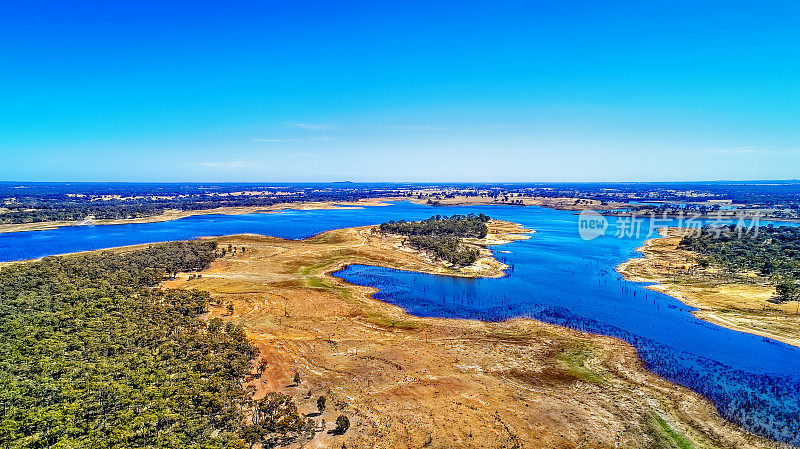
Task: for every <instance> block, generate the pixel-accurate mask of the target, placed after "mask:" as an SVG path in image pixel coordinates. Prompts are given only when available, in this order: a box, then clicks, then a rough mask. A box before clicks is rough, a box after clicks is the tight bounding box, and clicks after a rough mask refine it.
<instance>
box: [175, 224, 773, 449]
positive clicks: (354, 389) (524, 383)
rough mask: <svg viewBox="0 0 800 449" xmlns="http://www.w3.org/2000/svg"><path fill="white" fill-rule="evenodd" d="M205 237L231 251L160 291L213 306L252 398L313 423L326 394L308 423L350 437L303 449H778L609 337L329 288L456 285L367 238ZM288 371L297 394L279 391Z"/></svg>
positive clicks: (383, 241)
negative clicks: (379, 273)
mask: <svg viewBox="0 0 800 449" xmlns="http://www.w3.org/2000/svg"><path fill="white" fill-rule="evenodd" d="M501 224H502V223H498V222H492V227H493V228H494V229H498V227H499V226H500V225H501ZM502 225H503V226H505V231H504V232H513V231H514V229H518V228H515V227H514V226H513V225H509V224H502ZM494 237H496V239H495V240H494V241H495V242H500V241H502V237H503V236H498V235H495V236H494ZM217 241H218V242H219V244H220V245H221V246H223V247H227V245H229V244H230V245H232V246H233V247H235V248H236V249H237V252H236V253H235V254H233V255H231V254H229V255H227V256H225V257H224V258H221V259H218V260H217V261H215V262H214V263H213V264H212V266H211V267H210V268H209V269H207V270H205V271H203V272H202V278H200V279H192V280H189V279H188V276H187V275H186V274H183V275H181V276H179V277H178V279H176V280H174V281H170V282H167V283H165V284H164V286H165V287H177V288H190V289H200V290H207V291H210V292H211V293H212V298H213V299H214V300H215V301H216V302H217V303H218V305H217V306H214V307H212V309H211V312H210V315H209V316H210V317H211V316H213V317H222V319H224V320H230V321H233V322H236V323H240V324H242V325H244V326H245V328H246V332H247V334H248V336H249V337H250V338H251V339H252V340H253V341H254V342H255V344H256V345H257V346H258V347H259V349H260V351H261V357H262V358H263V359H265V360H266V361H267V363H268V367H267V369H266V371H265V372H264V374H263V375H261V376H260V377H257V376H255V375H254V376H253V377H254V378H253V379H251V380H250V381H249V385H251V386H252V387H253V388H255V389H256V397H261V396H263V395H264V394H265V393H266V392H268V391H279V392H282V393H285V394H290V395H292V396H293V397H294V398H295V400H296V401H297V403H298V407H299V409H300V411H301V412H303V413H311V412H313V411H314V410H315V405H314V404H315V399H316V397H318V396H319V395H325V396H327V397H328V409H327V410H326V411H325V413H324V414H323V415H322V416H321V417H315V418H314V419H315V420H317V421H319V420H320V418H322V419H324V420H325V421H326V423H327V426H326V428H327V429H331V428H332V427H333V421H334V420H335V418H336V416H338V415H339V414H345V415H347V416H348V417H349V418H350V422H351V427H350V430H349V431H348V432H347V433H346V434H344V435H341V436H334V435H331V434H329V433H327V432H318V433H317V434H316V436H315V437H314V438H313V439H312V440H311V441H306V442H304V443H303V445H304V446H303V447H342V444H343V443H344V444H345V445H346V447H348V448H373V447H378V448H418V447H431V448H445V447H487V448H511V447H542V448H545V447H546V448H577V447H580V448H601V447H606V448H607V447H618V448H653V447H663V448H668V447H729V448H734V447H736V448H740V447H783V446H782V445H779V444H776V443H772V442H769V441H766V440H764V439H761V438H758V437H755V436H752V435H750V434H748V433H746V432H744V431H742V430H741V429H739V428H737V427H736V426H734V425H731V424H730V423H727V422H726V421H724V420H723V419H722V418H721V417H720V416H719V415H718V414H717V413H716V411H715V409H714V407H713V406H711V405H710V404H709V403H708V402H707V401H706V400H705V399H703V398H701V397H700V396H698V395H696V394H694V393H693V392H691V391H689V390H687V389H685V388H682V387H678V386H676V385H673V384H671V383H669V382H667V381H665V380H663V379H661V378H659V377H658V376H655V375H653V374H651V373H649V372H648V371H646V370H645V369H644V368H643V367H642V365H641V363H640V362H639V360H638V358H637V356H636V351H635V350H634V349H633V348H632V347H631V346H629V345H627V344H625V343H622V342H620V341H618V340H615V339H612V338H607V337H602V336H596V335H591V334H586V333H581V332H577V331H573V330H569V329H565V328H561V327H558V326H553V325H548V324H544V323H541V322H538V321H533V320H526V319H515V320H510V321H506V322H500V323H486V322H480V321H472V320H455V319H436V318H418V317H414V316H411V315H408V314H407V313H405V312H404V311H403V310H402V309H400V308H398V307H394V306H391V305H388V304H386V303H383V302H381V301H378V300H375V299H373V298H372V294H373V293H375V289H372V288H367V287H361V286H354V285H350V284H347V283H345V282H343V281H341V280H340V279H338V278H334V277H332V276H330V275H329V273H331V272H332V271H335V270H338V269H340V268H342V267H344V266H346V265H347V264H351V263H362V264H373V265H381V266H387V267H393V268H399V269H406V270H417V271H423V272H429V273H438V274H443V273H447V274H455V275H465V273H463V272H459V270H457V269H455V268H453V267H445V266H443V265H441V264H439V263H437V262H435V261H432V260H430V259H429V258H427V257H425V256H424V255H421V254H420V253H418V252H416V251H411V250H408V249H406V248H403V247H400V246H399V243H400V240H399V239H398V238H395V237H388V236H382V235H379V234H375V233H373V232H372V230H371V228H369V227H363V228H350V229H341V230H335V231H330V232H325V233H323V234H320V235H318V236H316V237H313V238H310V239H307V240H302V241H287V240H282V239H278V238H272V237H264V236H257V235H240V236H230V237H221V238H218V239H217ZM242 247H244V248H245V249H246V251H245V252H241V248H242ZM497 264H499V262H496V264H492V263H490V262H489V261H485V264H484V266H485V267H486V269H485V270H484V273H483V274H485V275H496V274H497V272H496V270H498V269H499V268H501V267H500V266H499V265H497ZM493 270H495V271H493ZM468 275H472V276H474V275H476V273H469V274H468ZM229 303H232V304H233V305H234V312H233V314H232V315H231V316H228V315H227V312H226V307H225V306H226V305H227V304H229ZM295 371H297V372H299V373H300V376H301V378H302V382H301V383H300V385H299V386H290V384H291V383H292V380H291V379H292V376H293V373H294V372H295ZM297 445H298V446H299V445H300V443H298V444H297Z"/></svg>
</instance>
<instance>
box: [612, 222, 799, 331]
mask: <svg viewBox="0 0 800 449" xmlns="http://www.w3.org/2000/svg"><path fill="white" fill-rule="evenodd" d="M660 232H661V237H659V238H655V239H650V240H647V241H646V242H645V243H644V246H642V247H640V248H637V251H638V252H640V253H642V255H643V257H641V258H635V259H631V260H629V261H627V262H624V263H622V264H621V265H619V266H618V267H617V271H618V272H620V273H621V274H622V275H624V276H625V278H626V279H628V280H631V281H636V282H655V283H656V284H655V285H651V286H648V287H647V288H649V289H651V290H654V291H658V292H661V293H665V294H667V295H670V296H672V297H674V298H677V299H678V300H680V301H681V302H683V303H685V304H687V305H690V306H692V307H696V308H697V309H698V310H697V311H695V312H693V313H694V315H695V316H697V317H698V318H701V319H704V320H706V321H709V322H712V323H714V324H717V325H719V326H724V327H727V328H729V329H733V330H736V331H740V332H747V333H751V334H755V335H761V336H764V337H768V338H772V339H774V340H778V341H782V342H784V343H788V344H790V345H794V346H800V315H798V314H797V303H795V302H787V303H783V304H776V303H774V302H771V301H770V299H771V298H772V297H773V296H774V295H775V289H774V287H772V286H771V285H765V284H760V283H757V282H756V281H755V279H753V280H752V281H747V282H745V280H747V279H746V278H745V279H744V280H743V279H742V278H730V277H728V276H725V275H724V273H719V272H718V271H716V270H715V269H714V268H701V267H700V265H699V264H698V263H697V255H696V254H695V253H693V252H691V251H685V250H681V249H679V248H678V244H679V243H680V241H681V239H682V238H683V235H684V232H686V230H683V229H678V228H668V229H662V230H661V231H660Z"/></svg>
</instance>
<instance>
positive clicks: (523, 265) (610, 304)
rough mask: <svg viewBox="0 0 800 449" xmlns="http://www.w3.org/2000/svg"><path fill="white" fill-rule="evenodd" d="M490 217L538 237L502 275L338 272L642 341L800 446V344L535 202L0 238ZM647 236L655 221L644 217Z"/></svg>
mask: <svg viewBox="0 0 800 449" xmlns="http://www.w3.org/2000/svg"><path fill="white" fill-rule="evenodd" d="M469 212H475V213H478V212H483V213H486V214H488V215H490V216H492V217H494V218H499V219H504V220H511V221H515V222H518V223H522V224H523V225H525V226H526V227H529V228H531V229H535V230H537V231H538V232H537V233H536V234H534V235H533V237H532V238H531V239H530V240H525V241H519V242H514V243H511V244H508V245H502V246H498V247H495V248H494V249H495V256H496V257H497V258H498V259H500V260H501V261H503V262H505V263H506V264H508V265H509V266H510V268H509V270H508V276H506V277H504V278H500V279H460V278H450V277H444V276H433V275H427V274H421V273H413V272H406V271H399V270H392V269H387V268H381V267H372V266H363V265H352V266H349V267H347V268H345V269H344V270H342V271H340V272H338V273H337V274H336V275H337V276H339V277H341V278H343V279H344V280H346V281H348V282H352V283H355V284H360V285H369V286H374V287H377V288H379V289H380V292H379V293H377V294H376V297H377V298H379V299H381V300H383V301H386V302H389V303H392V304H396V305H399V306H401V307H403V308H405V309H406V310H408V311H409V312H410V313H413V314H415V315H419V316H439V317H455V318H477V319H483V320H502V319H506V318H510V317H519V316H527V317H532V318H536V319H540V320H542V321H546V322H549V323H554V324H559V325H564V326H568V327H572V328H576V329H581V330H586V331H590V332H595V333H601V334H605V335H611V336H614V337H618V338H621V339H623V340H625V341H628V342H629V343H631V344H633V345H634V346H636V348H637V349H638V351H639V355H640V356H641V357H642V359H643V360H644V361H645V363H646V364H647V365H648V367H649V368H650V369H651V370H653V371H654V372H656V373H658V374H660V375H662V376H663V377H665V378H667V379H669V380H671V381H674V382H676V383H679V384H682V385H685V386H687V387H689V388H692V389H694V390H695V391H697V392H699V393H700V394H703V395H704V396H706V397H708V398H709V399H710V400H712V401H713V402H714V403H715V404H716V405H717V407H718V408H719V410H720V412H721V413H722V414H723V415H724V416H726V417H727V418H729V419H731V420H732V421H734V422H737V423H739V424H741V425H742V426H744V427H746V428H748V429H750V430H752V431H754V432H757V433H760V434H763V435H765V436H770V437H772V438H775V439H778V440H782V441H787V442H791V443H794V444H799V443H800V436H798V435H800V348H795V347H792V346H789V345H785V344H783V343H779V342H775V341H773V340H769V339H766V338H762V337H757V336H753V335H749V334H743V333H739V332H735V331H731V330H727V329H725V328H721V327H718V326H715V325H713V324H710V323H707V322H704V321H701V320H698V319H696V318H694V317H693V316H692V315H691V313H690V312H691V310H693V309H692V308H690V307H688V306H686V305H684V304H682V303H680V302H679V301H677V300H675V299H673V298H671V297H669V296H666V295H663V294H659V293H656V292H652V291H649V290H646V289H644V285H645V284H641V283H633V282H628V281H625V280H623V279H622V278H621V277H620V276H619V275H618V274H617V273H616V271H615V267H616V266H617V265H618V264H619V263H621V262H623V261H625V260H627V259H629V258H631V257H635V256H636V255H637V254H638V253H636V252H635V251H634V249H635V248H636V247H638V246H641V244H642V241H643V240H644V235H642V237H640V238H635V239H620V238H616V237H614V232H615V226H616V223H615V222H614V219H612V223H611V228H610V230H609V232H608V235H607V236H604V237H600V238H597V239H595V240H592V241H584V240H582V239H581V238H580V237H579V235H578V233H577V216H575V215H574V214H572V213H570V212H565V211H555V210H550V209H542V208H536V207H524V208H523V207H509V206H481V207H469V208H446V209H444V208H432V207H428V206H419V205H414V204H410V203H396V204H394V205H391V206H387V207H366V208H363V209H352V208H340V209H335V210H320V211H286V212H281V213H269V214H250V215H234V216H226V215H209V216H195V217H188V218H185V219H181V220H175V221H169V222H163V223H146V224H129V225H114V226H85V227H69V228H59V229H55V230H50V231H36V232H24V233H9V234H0V260H24V259H31V258H36V257H41V256H45V255H51V254H59V253H67V252H74V251H82V250H89V249H98V248H107V247H114V246H120V245H130V244H137V243H147V242H158V241H166V240H183V239H189V238H195V237H199V236H206V235H227V234H236V233H248V232H249V233H258V234H266V235H274V236H278V237H284V238H304V237H309V236H312V235H314V234H317V233H319V232H322V231H325V230H329V229H336V228H342V227H349V226H360V225H367V224H377V223H381V222H384V221H388V220H391V219H394V220H399V219H405V220H418V219H423V218H428V217H430V216H431V215H434V214H447V215H449V214H453V213H469ZM643 226H644V228H643V231H644V232H643V234H646V233H647V231H648V229H647V226H648V225H647V224H646V223H645V224H643Z"/></svg>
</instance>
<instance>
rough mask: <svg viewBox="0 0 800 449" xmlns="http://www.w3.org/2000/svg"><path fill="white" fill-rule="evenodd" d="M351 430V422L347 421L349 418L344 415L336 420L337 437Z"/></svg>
mask: <svg viewBox="0 0 800 449" xmlns="http://www.w3.org/2000/svg"><path fill="white" fill-rule="evenodd" d="M349 428H350V420H349V419H347V417H346V416H344V415H339V417H338V418H336V429H335V430H334V432H335V433H336V434H337V435H342V434H344V433H345V432H347V429H349Z"/></svg>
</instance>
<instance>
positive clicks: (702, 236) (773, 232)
mask: <svg viewBox="0 0 800 449" xmlns="http://www.w3.org/2000/svg"><path fill="white" fill-rule="evenodd" d="M679 247H680V248H682V249H687V250H691V251H696V252H698V253H700V254H704V255H705V256H707V257H708V260H707V261H703V263H714V264H716V265H718V266H721V267H723V268H725V269H727V270H729V271H733V272H743V271H755V272H756V273H757V274H758V275H760V276H763V277H765V278H768V279H769V280H771V281H773V282H774V283H775V284H776V285H778V286H779V291H778V293H779V294H781V293H782V290H783V289H786V288H789V290H790V292H788V293H789V297H786V298H784V299H793V297H792V296H791V295H793V294H794V292H793V291H791V290H792V289H791V285H794V284H796V283H797V281H798V280H800V227H796V226H780V227H776V226H773V225H768V226H762V227H760V228H758V229H757V230H755V229H753V230H749V231H747V230H745V229H742V228H737V227H736V226H734V225H729V226H705V227H703V228H702V229H701V230H700V232H699V234H698V235H696V236H687V237H684V238H683V240H681V243H680V245H679ZM782 296H783V295H782Z"/></svg>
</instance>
